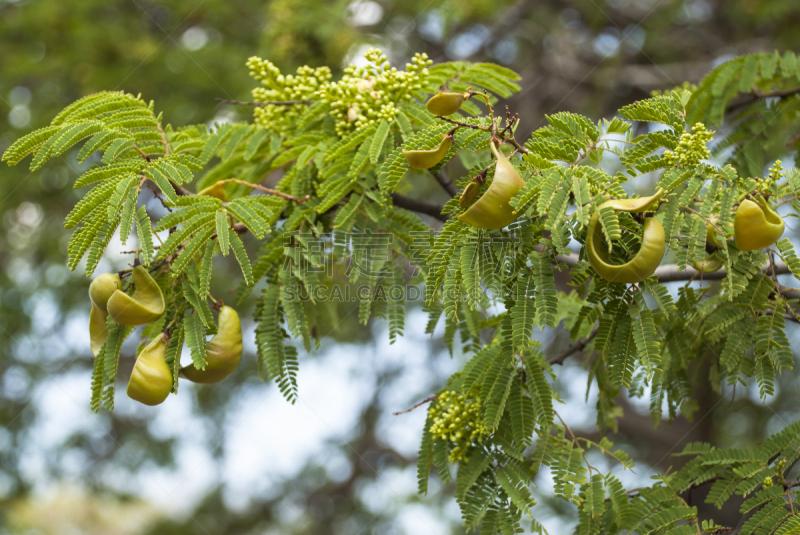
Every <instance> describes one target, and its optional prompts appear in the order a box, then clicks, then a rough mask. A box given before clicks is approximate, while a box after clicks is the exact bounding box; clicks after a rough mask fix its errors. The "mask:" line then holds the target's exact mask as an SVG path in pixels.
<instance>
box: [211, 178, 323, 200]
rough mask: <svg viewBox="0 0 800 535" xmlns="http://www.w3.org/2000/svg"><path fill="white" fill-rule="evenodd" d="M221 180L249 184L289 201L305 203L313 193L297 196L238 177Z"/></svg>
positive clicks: (251, 186)
mask: <svg viewBox="0 0 800 535" xmlns="http://www.w3.org/2000/svg"><path fill="white" fill-rule="evenodd" d="M220 182H235V183H237V184H241V185H243V186H247V187H249V188H253V189H257V190H260V191H263V192H265V193H269V194H271V195H275V196H277V197H281V198H283V199H286V200H287V201H294V202H296V203H297V204H300V203H304V202H306V201H307V200H309V199H310V198H311V195H306V196H305V197H299V198H298V197H295V196H293V195H289V194H288V193H284V192H282V191H278V190H276V189H272V188H267V187H265V186H262V185H261V184H253V183H252V182H246V181H244V180H239V179H238V178H229V179H227V180H220Z"/></svg>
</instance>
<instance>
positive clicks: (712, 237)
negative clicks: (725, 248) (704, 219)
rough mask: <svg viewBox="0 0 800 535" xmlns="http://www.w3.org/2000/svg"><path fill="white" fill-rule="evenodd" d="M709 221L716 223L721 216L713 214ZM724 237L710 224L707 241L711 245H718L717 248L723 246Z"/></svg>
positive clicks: (707, 228) (707, 230)
mask: <svg viewBox="0 0 800 535" xmlns="http://www.w3.org/2000/svg"><path fill="white" fill-rule="evenodd" d="M709 221H711V224H712V225H716V224H717V221H719V217H718V216H713V217H711V218H710V219H709ZM722 238H723V237H722V235H720V234H719V233H718V232H717V231H716V230H715V229H714V227H712V226H711V225H708V226H707V227H706V241H707V242H708V243H710V244H711V245H713V246H714V247H716V248H717V249H720V248H722Z"/></svg>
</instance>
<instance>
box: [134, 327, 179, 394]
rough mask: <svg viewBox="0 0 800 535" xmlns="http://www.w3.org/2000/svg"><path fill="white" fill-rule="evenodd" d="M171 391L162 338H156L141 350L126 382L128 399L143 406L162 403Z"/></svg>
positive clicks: (164, 344) (164, 345) (159, 336)
mask: <svg viewBox="0 0 800 535" xmlns="http://www.w3.org/2000/svg"><path fill="white" fill-rule="evenodd" d="M171 390H172V372H171V371H170V369H169V366H168V365H167V344H166V343H165V342H164V336H163V335H158V336H156V337H155V338H154V339H153V341H152V342H150V343H149V344H147V346H146V347H145V348H144V349H142V352H141V353H139V356H138V357H137V358H136V363H135V364H134V365H133V371H132V372H131V378H130V380H129V381H128V390H127V393H128V397H129V398H131V399H135V400H136V401H138V402H139V403H144V404H145V405H158V404H159V403H163V402H164V400H165V399H167V396H168V395H169V393H170V391H171Z"/></svg>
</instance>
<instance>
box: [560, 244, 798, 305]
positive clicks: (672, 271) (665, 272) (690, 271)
mask: <svg viewBox="0 0 800 535" xmlns="http://www.w3.org/2000/svg"><path fill="white" fill-rule="evenodd" d="M556 260H557V261H558V262H561V263H564V264H567V265H568V266H569V267H572V266H574V265H575V264H577V263H578V255H577V254H571V255H569V256H558V257H556ZM761 271H762V273H765V274H766V273H767V271H769V272H770V274H771V273H772V268H771V267H770V266H764V267H763V268H761ZM790 273H791V271H789V266H787V265H786V264H784V263H783V262H776V263H775V274H776V275H788V274H790ZM726 275H727V273H726V272H725V270H724V269H720V270H719V271H715V272H713V273H700V272H699V271H697V270H696V269H694V268H692V267H687V268H686V269H684V270H683V271H678V266H677V265H676V264H666V265H663V266H659V267H658V269H656V272H655V276H656V277H658V282H679V281H688V280H691V279H693V278H696V279H698V280H704V281H710V280H721V279H724V278H725V276H726ZM784 296H786V297H788V298H790V299H794V298H800V291H797V292H794V291H792V290H787V292H786V293H784Z"/></svg>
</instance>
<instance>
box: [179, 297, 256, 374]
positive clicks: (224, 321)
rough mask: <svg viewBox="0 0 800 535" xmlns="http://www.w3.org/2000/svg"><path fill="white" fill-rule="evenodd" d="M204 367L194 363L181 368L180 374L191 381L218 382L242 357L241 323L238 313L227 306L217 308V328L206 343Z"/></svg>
mask: <svg viewBox="0 0 800 535" xmlns="http://www.w3.org/2000/svg"><path fill="white" fill-rule="evenodd" d="M206 354H207V357H208V358H206V369H205V370H198V369H197V368H195V366H194V364H190V365H189V366H185V367H183V368H181V374H182V375H183V376H184V377H186V378H187V379H189V380H190V381H192V382H193V383H205V384H210V383H218V382H220V381H222V380H223V379H225V378H226V377H227V376H228V375H230V374H231V373H233V372H234V370H236V368H237V367H238V366H239V361H240V360H241V359H242V324H241V322H240V321H239V314H237V313H236V311H235V310H234V309H232V308H231V307H228V306H223V307H222V308H220V310H219V329H218V330H217V334H215V335H214V337H213V338H212V339H211V340H210V341H209V342H208V343H207V344H206Z"/></svg>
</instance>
